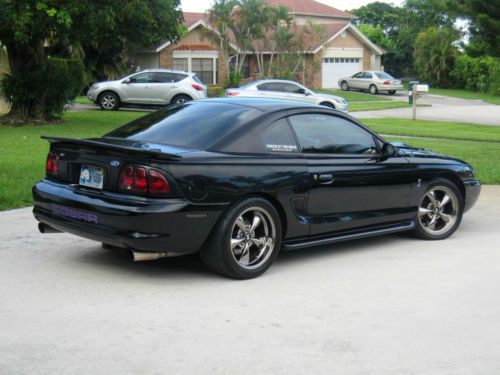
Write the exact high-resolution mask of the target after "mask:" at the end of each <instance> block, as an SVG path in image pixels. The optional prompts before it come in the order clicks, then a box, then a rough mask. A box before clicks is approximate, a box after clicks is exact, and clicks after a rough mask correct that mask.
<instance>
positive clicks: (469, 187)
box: [463, 179, 481, 212]
mask: <svg viewBox="0 0 500 375" xmlns="http://www.w3.org/2000/svg"><path fill="white" fill-rule="evenodd" d="M463 183H464V186H465V205H464V212H466V211H468V210H470V209H471V208H472V206H474V204H475V203H476V202H477V200H478V198H479V193H481V183H480V182H479V180H476V179H474V180H466V181H463Z"/></svg>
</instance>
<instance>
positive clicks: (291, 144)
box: [261, 119, 299, 153]
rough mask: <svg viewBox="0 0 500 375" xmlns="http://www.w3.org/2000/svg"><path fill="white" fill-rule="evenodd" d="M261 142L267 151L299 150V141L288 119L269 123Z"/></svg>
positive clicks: (289, 151)
mask: <svg viewBox="0 0 500 375" xmlns="http://www.w3.org/2000/svg"><path fill="white" fill-rule="evenodd" d="M261 144H262V145H263V147H264V149H265V150H266V152H271V153H274V152H286V153H293V152H298V151H299V148H298V147H297V142H296V141H295V137H294V136H293V133H292V132H291V130H290V125H288V121H287V120H286V119H281V120H278V121H276V122H274V123H272V124H271V125H269V126H268V127H267V128H266V129H265V130H264V131H263V132H262V135H261Z"/></svg>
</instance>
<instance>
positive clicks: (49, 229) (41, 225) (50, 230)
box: [38, 223, 61, 234]
mask: <svg viewBox="0 0 500 375" xmlns="http://www.w3.org/2000/svg"><path fill="white" fill-rule="evenodd" d="M38 230H39V231H40V233H43V234H46V233H61V231H60V230H57V229H55V228H52V227H51V226H50V225H47V224H44V223H38Z"/></svg>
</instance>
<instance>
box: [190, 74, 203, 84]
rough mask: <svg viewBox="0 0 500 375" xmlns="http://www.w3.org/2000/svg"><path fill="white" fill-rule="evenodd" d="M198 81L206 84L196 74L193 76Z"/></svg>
mask: <svg viewBox="0 0 500 375" xmlns="http://www.w3.org/2000/svg"><path fill="white" fill-rule="evenodd" d="M192 78H193V79H194V80H195V81H196V82H198V83H199V84H200V85H204V83H203V81H202V80H201V79H200V78H199V77H198V76H197V75H196V74H195V75H193V77H192Z"/></svg>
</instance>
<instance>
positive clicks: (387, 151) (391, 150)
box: [382, 143, 398, 158]
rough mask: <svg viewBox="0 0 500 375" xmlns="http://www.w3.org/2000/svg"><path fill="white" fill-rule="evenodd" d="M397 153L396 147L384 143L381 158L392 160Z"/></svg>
mask: <svg viewBox="0 0 500 375" xmlns="http://www.w3.org/2000/svg"><path fill="white" fill-rule="evenodd" d="M397 153H398V149H397V148H396V146H394V145H392V144H390V143H385V144H384V146H383V147H382V156H383V157H384V158H392V157H393V156H395V155H396V154H397Z"/></svg>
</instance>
